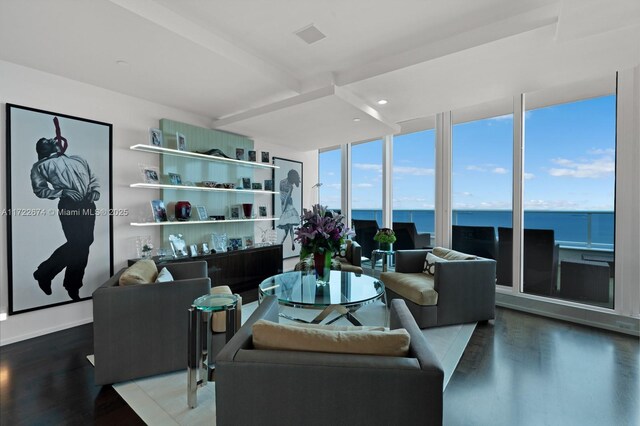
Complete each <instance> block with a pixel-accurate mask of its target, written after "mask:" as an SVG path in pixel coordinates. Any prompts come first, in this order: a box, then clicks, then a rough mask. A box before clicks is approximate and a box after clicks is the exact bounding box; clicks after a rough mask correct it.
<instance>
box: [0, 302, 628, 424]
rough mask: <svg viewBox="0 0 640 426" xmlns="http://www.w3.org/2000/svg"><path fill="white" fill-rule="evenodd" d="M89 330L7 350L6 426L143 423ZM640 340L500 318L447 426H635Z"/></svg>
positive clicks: (473, 351) (470, 358)
mask: <svg viewBox="0 0 640 426" xmlns="http://www.w3.org/2000/svg"><path fill="white" fill-rule="evenodd" d="M92 335H93V333H92V327H91V325H90V324H89V325H84V326H80V327H75V328H73V329H69V330H65V331H61V332H58V333H53V334H50V335H47V336H44V337H39V338H36V339H31V340H28V341H25V342H20V343H16V344H13V345H7V346H3V347H2V348H0V406H1V407H2V408H1V410H0V424H2V425H3V426H4V425H41V424H47V425H49V424H50V425H56V424H60V425H76V424H77V425H87V424H101V425H116V424H117V425H139V424H144V423H143V422H142V421H141V420H140V418H139V417H138V416H137V415H136V414H135V413H134V412H133V410H131V409H130V408H129V407H128V406H127V404H126V403H125V402H124V401H123V400H122V399H121V398H120V396H118V394H117V393H116V392H115V391H114V390H113V389H112V388H111V387H110V386H105V387H101V386H95V384H94V380H93V367H92V366H91V364H89V362H88V361H87V359H86V356H87V355H88V354H91V353H93V343H92ZM639 366H640V344H639V342H638V339H637V338H634V337H630V336H626V335H621V334H617V333H611V332H607V331H602V330H596V329H592V328H588V327H582V326H577V325H574V324H570V323H565V322H562V321H556V320H552V319H547V318H542V317H538V316H534V315H528V314H525V313H521V312H516V311H511V310H507V309H500V308H499V309H497V318H496V320H495V321H490V322H489V323H488V324H486V325H480V326H478V327H477V328H476V331H475V333H474V334H473V337H472V338H471V341H470V343H469V346H468V347H467V349H466V351H465V353H464V355H463V357H462V360H461V361H460V364H459V365H458V368H457V369H456V372H455V373H454V375H453V377H452V379H451V381H450V382H449V385H448V387H447V390H446V392H445V394H444V423H445V424H446V425H492V426H494V425H496V426H497V425H510V426H511V425H563V426H564V425H581V426H582V425H585V426H586V425H634V426H635V425H638V424H640V411H639V410H640V404H639V403H638V401H640V372H639V369H640V367H639Z"/></svg>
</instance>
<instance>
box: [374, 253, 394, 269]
mask: <svg viewBox="0 0 640 426" xmlns="http://www.w3.org/2000/svg"><path fill="white" fill-rule="evenodd" d="M395 257H396V252H395V251H393V250H373V251H372V252H371V270H372V271H374V272H375V270H376V264H377V263H378V259H382V272H387V269H388V266H392V267H394V266H395Z"/></svg>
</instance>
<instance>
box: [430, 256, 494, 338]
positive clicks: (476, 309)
mask: <svg viewBox="0 0 640 426" xmlns="http://www.w3.org/2000/svg"><path fill="white" fill-rule="evenodd" d="M495 286H496V261H495V260H492V259H477V260H454V261H448V262H436V265H435V276H434V288H435V290H436V291H437V292H438V324H440V325H444V324H449V323H463V322H472V321H484V320H489V319H493V318H495V300H496V288H495Z"/></svg>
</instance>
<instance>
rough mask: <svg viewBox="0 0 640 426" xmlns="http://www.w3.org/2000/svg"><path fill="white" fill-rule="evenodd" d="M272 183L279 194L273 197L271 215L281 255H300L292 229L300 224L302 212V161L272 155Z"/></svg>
mask: <svg viewBox="0 0 640 426" xmlns="http://www.w3.org/2000/svg"><path fill="white" fill-rule="evenodd" d="M273 164H274V165H275V166H278V167H279V168H278V169H273V183H274V185H275V186H276V191H279V192H280V194H277V195H274V198H273V203H272V204H273V217H277V218H279V220H277V221H275V225H274V226H275V229H276V243H278V244H282V257H283V258H284V259H287V258H289V257H294V256H299V255H300V244H299V243H298V242H296V241H294V238H295V234H294V231H295V230H296V228H298V227H299V226H300V214H301V213H302V188H303V186H302V163H301V162H299V161H294V160H287V159H284V158H279V157H273Z"/></svg>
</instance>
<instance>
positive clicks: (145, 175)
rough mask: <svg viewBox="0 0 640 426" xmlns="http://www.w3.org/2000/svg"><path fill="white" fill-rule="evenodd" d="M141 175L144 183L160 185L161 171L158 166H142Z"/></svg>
mask: <svg viewBox="0 0 640 426" xmlns="http://www.w3.org/2000/svg"><path fill="white" fill-rule="evenodd" d="M140 174H141V175H142V181H143V182H144V183H153V184H158V183H160V171H159V170H158V168H157V167H156V166H147V165H145V164H141V165H140Z"/></svg>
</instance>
